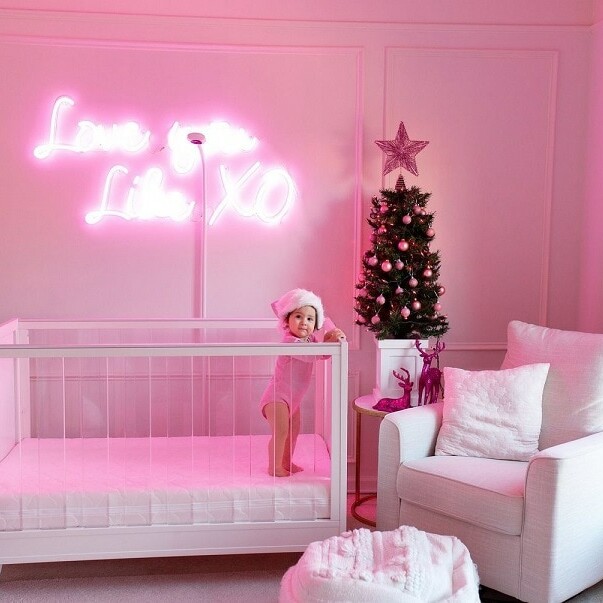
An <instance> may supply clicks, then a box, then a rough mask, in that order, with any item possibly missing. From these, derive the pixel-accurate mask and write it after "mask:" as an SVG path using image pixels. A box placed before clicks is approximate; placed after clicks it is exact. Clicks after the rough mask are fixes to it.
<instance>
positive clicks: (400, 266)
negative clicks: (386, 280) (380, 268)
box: [394, 260, 404, 270]
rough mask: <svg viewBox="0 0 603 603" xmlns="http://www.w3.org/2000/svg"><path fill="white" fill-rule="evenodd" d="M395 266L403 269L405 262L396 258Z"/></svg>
mask: <svg viewBox="0 0 603 603" xmlns="http://www.w3.org/2000/svg"><path fill="white" fill-rule="evenodd" d="M394 266H395V267H396V270H402V268H404V262H403V261H402V260H396V263H395V264H394Z"/></svg>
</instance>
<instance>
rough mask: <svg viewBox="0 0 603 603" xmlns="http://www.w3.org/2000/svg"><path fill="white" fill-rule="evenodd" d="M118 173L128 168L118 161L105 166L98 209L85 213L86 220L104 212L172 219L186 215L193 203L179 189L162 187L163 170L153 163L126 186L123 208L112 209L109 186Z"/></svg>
mask: <svg viewBox="0 0 603 603" xmlns="http://www.w3.org/2000/svg"><path fill="white" fill-rule="evenodd" d="M119 173H121V174H127V173H128V170H127V168H125V167H124V166H122V165H115V166H113V167H112V168H111V169H110V170H109V172H108V174H107V177H106V179H105V185H104V188H103V196H102V198H101V202H100V207H99V209H96V210H93V211H90V212H88V213H87V214H86V216H85V220H86V222H87V223H88V224H97V223H98V222H100V221H101V220H102V219H103V218H106V217H108V216H113V217H115V218H122V219H124V220H134V219H138V220H150V219H154V218H168V219H171V220H174V221H175V222H182V221H183V220H186V219H188V218H190V216H191V214H192V212H193V209H194V207H195V203H194V202H189V201H188V200H187V199H186V197H185V196H184V195H183V194H182V193H179V192H177V191H166V190H164V188H163V172H162V171H161V170H160V169H159V168H156V167H152V168H149V169H148V170H147V172H146V173H145V175H144V176H142V177H140V176H136V177H135V178H134V180H133V182H132V186H130V188H129V189H128V194H127V196H126V200H125V203H124V204H123V206H124V209H123V210H118V209H114V207H115V205H114V204H113V203H112V202H111V201H112V195H111V188H112V184H113V179H114V178H115V175H116V174H119Z"/></svg>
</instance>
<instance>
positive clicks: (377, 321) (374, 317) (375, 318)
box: [371, 314, 381, 325]
mask: <svg viewBox="0 0 603 603" xmlns="http://www.w3.org/2000/svg"><path fill="white" fill-rule="evenodd" d="M371 322H372V323H373V324H374V325H378V324H379V323H380V322H381V319H380V318H379V317H378V316H377V315H376V314H375V316H373V318H371Z"/></svg>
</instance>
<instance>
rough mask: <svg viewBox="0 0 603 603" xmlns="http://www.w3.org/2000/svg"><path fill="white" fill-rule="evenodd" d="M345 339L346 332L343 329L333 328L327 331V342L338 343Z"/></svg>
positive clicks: (325, 339)
mask: <svg viewBox="0 0 603 603" xmlns="http://www.w3.org/2000/svg"><path fill="white" fill-rule="evenodd" d="M342 339H345V333H344V332H343V331H342V330H341V329H331V330H330V331H329V332H328V333H325V338H324V341H325V343H337V342H338V341H341V340H342Z"/></svg>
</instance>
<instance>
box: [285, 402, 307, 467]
mask: <svg viewBox="0 0 603 603" xmlns="http://www.w3.org/2000/svg"><path fill="white" fill-rule="evenodd" d="M300 423H301V420H300V412H299V408H298V409H297V410H296V411H295V412H294V413H293V414H292V415H291V430H290V432H289V433H290V435H289V437H288V438H287V441H286V442H285V454H284V457H283V467H285V469H288V470H289V471H290V472H291V473H297V472H298V471H303V467H300V466H299V465H296V464H295V463H294V462H293V461H292V459H293V453H294V452H295V446H296V444H297V437H298V436H299V429H300Z"/></svg>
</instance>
